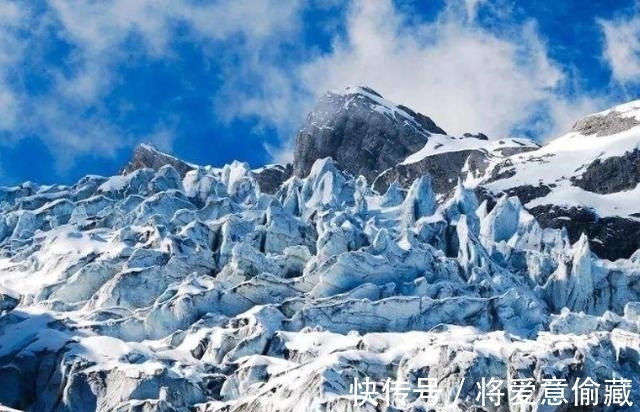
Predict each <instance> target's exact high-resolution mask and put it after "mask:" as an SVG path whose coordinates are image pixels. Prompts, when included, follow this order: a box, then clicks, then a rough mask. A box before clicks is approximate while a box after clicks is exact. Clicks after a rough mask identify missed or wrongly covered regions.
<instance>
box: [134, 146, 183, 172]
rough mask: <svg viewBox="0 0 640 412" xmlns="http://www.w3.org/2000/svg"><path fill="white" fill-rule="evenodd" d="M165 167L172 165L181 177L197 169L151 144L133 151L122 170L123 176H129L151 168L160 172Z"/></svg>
mask: <svg viewBox="0 0 640 412" xmlns="http://www.w3.org/2000/svg"><path fill="white" fill-rule="evenodd" d="M164 165H171V166H173V168H174V169H176V171H177V172H178V173H179V174H180V176H181V177H184V175H186V174H187V172H188V171H190V170H193V169H195V167H194V166H193V165H191V164H189V163H187V162H185V161H183V160H180V159H178V158H177V157H174V156H171V155H170V154H167V153H164V152H161V151H160V150H158V149H156V148H155V147H154V146H153V145H151V144H149V143H142V144H139V145H138V146H137V147H136V148H135V150H134V151H133V157H132V158H131V160H129V162H128V163H127V164H126V166H125V167H124V168H123V169H122V174H128V173H131V172H133V171H134V170H138V169H143V168H150V169H153V170H158V169H160V168H161V167H162V166H164Z"/></svg>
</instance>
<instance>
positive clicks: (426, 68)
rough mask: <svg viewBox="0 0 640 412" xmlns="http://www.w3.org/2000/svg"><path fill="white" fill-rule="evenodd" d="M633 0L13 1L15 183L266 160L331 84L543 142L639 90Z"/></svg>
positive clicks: (2, 119) (7, 172)
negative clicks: (156, 155) (169, 157)
mask: <svg viewBox="0 0 640 412" xmlns="http://www.w3.org/2000/svg"><path fill="white" fill-rule="evenodd" d="M639 10H640V4H639V3H637V2H636V1H633V0H594V1H583V0H564V1H555V2H550V1H546V0H545V1H543V0H528V1H514V0H495V1H492V0H457V1H444V0H424V1H408V0H397V1H392V0H375V1H365V0H361V1H353V2H348V3H347V2H340V1H336V0H317V1H310V2H305V1H301V0H234V1H205V0H135V1H132V0H95V1H94V0H74V1H71V0H2V1H1V2H0V184H4V185H9V184H16V183H19V182H21V181H25V180H32V181H36V182H41V183H53V182H60V183H71V182H74V181H75V180H77V179H78V178H79V177H81V176H83V175H85V174H89V173H92V174H102V175H110V174H114V173H117V171H118V170H119V168H120V167H121V166H122V165H123V164H124V163H125V162H126V160H127V159H128V158H129V156H130V154H131V151H132V150H133V148H134V147H135V145H136V144H138V143H140V142H151V143H153V144H154V145H156V146H157V147H159V148H161V149H163V150H166V151H168V152H171V153H174V154H176V155H177V156H179V157H182V158H184V159H187V160H190V161H193V162H196V163H201V164H213V165H221V164H224V163H226V162H230V161H231V160H233V159H239V160H243V161H247V162H249V164H251V165H252V166H254V167H257V166H260V165H262V164H265V163H269V162H274V161H285V160H287V159H288V158H289V157H290V153H291V149H290V148H291V143H292V139H293V137H294V136H295V132H296V130H297V128H299V126H300V125H301V124H302V122H303V120H304V117H305V116H306V114H307V112H308V111H309V110H310V109H311V108H312V107H313V104H314V102H315V100H316V99H317V98H318V97H319V96H320V95H321V94H322V93H324V92H325V91H327V90H333V89H341V88H343V87H345V86H348V85H352V84H362V85H368V86H370V87H372V88H374V89H376V90H378V91H379V92H380V93H382V94H383V95H384V96H385V97H387V98H388V99H390V100H393V101H395V102H397V103H403V104H406V105H408V106H410V107H412V108H414V109H416V110H418V111H420V112H423V113H425V114H427V115H429V116H431V117H432V118H433V119H434V120H435V121H436V122H437V123H438V124H439V125H440V126H442V127H443V128H444V129H445V130H447V131H449V132H450V133H453V134H458V133H463V132H465V131H472V132H475V131H483V132H485V133H487V134H488V135H489V136H490V137H493V138H499V137H504V136H507V135H517V136H529V137H532V138H535V139H538V140H540V141H544V140H546V139H549V138H551V137H553V136H557V135H559V134H562V133H563V132H566V131H567V130H568V129H569V128H570V127H571V124H572V123H573V122H574V121H575V120H576V119H578V118H580V117H581V116H583V115H585V114H587V113H590V112H594V111H598V110H602V109H605V108H607V107H609V106H611V105H614V104H618V103H622V102H624V101H628V100H633V99H636V98H638V92H639V91H640V14H638V11H639Z"/></svg>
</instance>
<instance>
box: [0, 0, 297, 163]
mask: <svg viewBox="0 0 640 412" xmlns="http://www.w3.org/2000/svg"><path fill="white" fill-rule="evenodd" d="M299 8H300V6H299V2H298V1H287V2H280V1H275V0H258V1H249V0H238V1H233V2H226V1H219V2H206V3H205V2H193V1H191V0H153V1H152V0H140V1H129V0H108V1H100V2H96V1H92V0H78V1H70V0H48V1H46V2H45V3H43V4H39V6H38V7H35V6H31V5H30V4H28V3H22V2H12V1H6V2H3V3H2V4H0V131H4V132H5V134H6V135H7V138H5V139H4V140H3V141H2V142H0V143H1V144H12V142H13V143H15V142H17V141H19V140H20V139H22V138H24V137H26V136H34V135H36V136H38V137H39V138H40V139H41V140H43V141H44V143H45V144H46V145H47V146H48V147H49V148H50V150H51V151H52V153H53V154H54V155H55V158H56V160H57V165H58V169H59V171H62V172H64V169H65V168H66V167H68V166H69V165H70V163H72V162H73V158H74V157H75V156H78V155H83V154H92V155H95V154H96V153H97V154H99V155H102V156H113V155H114V154H115V153H117V152H118V150H120V149H122V148H124V147H128V146H132V145H133V144H134V143H135V142H136V141H140V140H144V141H157V142H158V143H159V144H160V145H161V146H162V147H163V148H165V149H167V150H171V146H172V144H173V141H174V138H173V137H172V136H170V134H171V133H172V132H173V128H172V127H166V125H165V123H166V122H164V121H163V120H161V121H159V123H158V124H157V125H151V127H150V128H149V129H150V130H149V132H148V135H146V136H145V135H141V133H140V131H136V132H132V131H131V128H130V127H129V125H126V124H124V125H123V124H120V123H119V122H118V113H117V112H116V113H114V109H113V107H107V105H106V103H105V100H106V99H108V98H110V97H112V96H111V95H110V94H111V93H113V90H114V88H116V87H118V86H121V85H122V82H125V83H127V82H128V83H135V82H136V81H137V80H136V79H132V78H126V79H123V78H121V68H122V67H126V66H127V65H128V64H130V63H131V61H136V59H138V60H140V59H142V60H144V61H148V62H150V63H152V62H171V61H172V59H174V58H176V55H178V54H179V53H180V52H181V50H178V49H176V48H175V47H174V46H175V42H176V40H177V39H178V38H179V39H180V40H182V41H186V42H189V43H191V44H193V45H194V47H197V48H198V49H199V50H201V51H202V52H203V53H207V54H208V55H207V57H208V58H209V59H210V60H211V61H213V62H215V63H219V64H220V67H223V68H226V69H225V70H226V72H225V73H222V74H221V75H223V76H226V77H227V79H225V82H224V85H225V86H224V87H223V90H222V93H221V95H223V94H224V93H226V94H228V95H231V92H232V88H234V87H236V88H237V87H238V85H239V83H240V81H241V80H242V79H244V78H247V79H249V80H251V79H256V76H258V75H260V76H261V78H263V77H262V72H263V68H262V65H263V63H264V58H263V56H265V55H268V53H269V50H271V48H273V47H274V45H276V46H277V44H278V42H279V41H281V40H280V39H286V38H288V37H289V33H293V32H295V31H297V30H298V28H299V21H298V15H297V13H298V11H299ZM232 55H235V58H234V59H231V60H235V62H236V67H235V68H234V67H232V64H231V63H226V60H229V58H230V56H232ZM52 56H53V57H52ZM268 64H270V65H272V64H273V61H269V62H268ZM267 70H268V69H267ZM16 73H17V74H16ZM176 75H178V74H176ZM28 76H34V77H36V78H37V80H38V81H39V82H40V83H41V84H38V85H37V86H34V85H33V83H34V82H33V81H32V80H33V79H31V78H28ZM240 86H245V90H246V89H249V90H253V91H254V92H257V93H262V94H266V93H269V94H272V95H277V93H275V92H274V91H273V90H272V89H270V88H272V87H273V83H271V82H265V83H256V84H255V85H254V87H253V88H250V87H249V86H251V84H250V83H247V82H245V83H243V84H240ZM34 87H35V89H34ZM261 88H265V89H268V90H266V91H261ZM201 93H202V94H207V93H213V91H207V90H202V91H201ZM247 93H248V92H247ZM243 97H244V99H243V100H244V101H246V102H247V105H245V104H240V103H235V102H234V103H232V104H229V103H227V104H225V105H224V106H221V107H224V108H225V110H231V111H233V112H234V114H226V117H227V118H232V117H234V116H242V115H244V114H245V113H246V112H245V111H244V108H245V107H248V106H250V105H251V102H250V100H251V96H250V95H249V94H246V95H244V96H243ZM124 98H125V99H126V96H125V97H124ZM218 99H219V98H218ZM138 103H140V102H139V101H138V102H137V101H122V102H121V104H122V105H123V106H124V107H126V106H131V105H136V104H138ZM233 107H235V110H233V109H232V108H233ZM276 111H277V104H276V103H275V102H274V104H273V105H271V110H270V111H269V113H268V116H269V117H270V118H273V119H277V118H278V116H277V115H276ZM213 115H214V113H212V116H213ZM221 115H224V113H223V112H222V111H221Z"/></svg>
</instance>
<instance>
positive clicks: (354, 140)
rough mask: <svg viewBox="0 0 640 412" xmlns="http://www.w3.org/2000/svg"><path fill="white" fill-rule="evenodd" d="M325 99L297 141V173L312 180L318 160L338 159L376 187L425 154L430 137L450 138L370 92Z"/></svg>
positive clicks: (420, 117) (424, 119)
mask: <svg viewBox="0 0 640 412" xmlns="http://www.w3.org/2000/svg"><path fill="white" fill-rule="evenodd" d="M356 90H360V91H358V92H355V93H350V94H334V93H327V94H325V95H324V96H323V97H322V99H320V102H319V103H318V105H317V106H316V108H315V109H314V110H313V111H312V112H311V113H310V114H309V115H308V117H307V120H306V123H305V125H304V127H303V128H302V129H301V130H300V132H298V134H297V136H296V139H295V148H294V162H293V172H294V174H295V175H296V176H300V177H302V176H306V175H307V174H308V173H309V171H310V170H311V166H312V165H313V162H314V161H315V160H316V159H321V158H324V157H328V156H330V157H332V158H333V159H334V160H335V161H336V162H337V163H338V164H339V165H341V167H342V168H343V169H344V170H346V171H347V172H349V173H351V174H353V175H356V176H357V175H364V176H365V177H366V178H367V180H368V181H369V182H372V181H373V180H374V179H375V178H376V177H377V176H378V175H379V174H380V173H381V172H383V171H385V170H387V169H389V168H393V167H395V166H396V165H397V164H398V163H400V162H402V161H403V160H404V159H405V158H406V157H407V156H408V155H410V154H412V153H415V152H416V151H418V150H420V149H421V148H422V147H423V146H424V145H425V144H426V142H427V140H428V137H429V135H430V133H444V130H442V129H440V128H439V127H438V126H437V125H436V124H435V123H434V122H433V121H432V120H431V119H429V118H428V117H426V116H424V115H421V114H416V113H415V112H413V111H412V110H410V109H408V108H406V107H403V106H396V107H389V106H386V105H385V104H383V103H381V102H380V99H379V96H380V95H379V94H378V93H375V92H373V91H371V90H369V89H356Z"/></svg>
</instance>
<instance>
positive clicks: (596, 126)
mask: <svg viewBox="0 0 640 412" xmlns="http://www.w3.org/2000/svg"><path fill="white" fill-rule="evenodd" d="M638 125H640V121H638V120H636V119H635V118H634V117H623V116H621V114H620V113H618V112H615V111H612V112H609V113H607V114H606V115H604V116H603V115H592V116H587V117H585V118H584V119H580V120H578V121H577V122H576V124H574V125H573V128H572V129H571V131H573V132H578V133H581V134H583V135H585V136H589V135H593V134H595V135H596V136H609V135H612V134H616V133H620V132H624V131H627V130H629V129H631V128H632V127H634V126H638Z"/></svg>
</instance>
